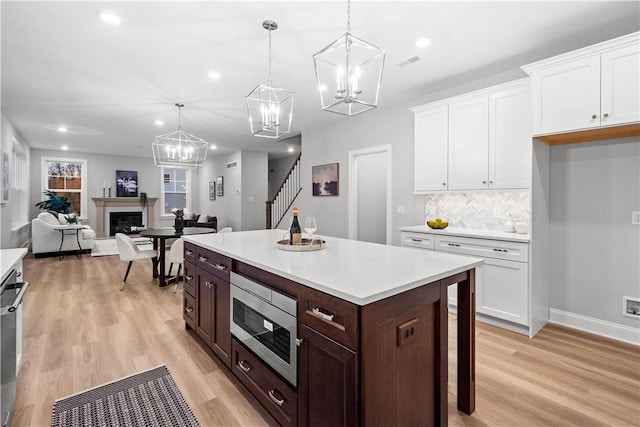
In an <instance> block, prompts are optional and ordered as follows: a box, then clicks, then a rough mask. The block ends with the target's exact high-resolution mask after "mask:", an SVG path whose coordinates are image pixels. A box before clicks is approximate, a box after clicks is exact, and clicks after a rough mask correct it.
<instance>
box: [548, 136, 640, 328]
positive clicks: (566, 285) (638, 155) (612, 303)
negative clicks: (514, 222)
mask: <svg viewBox="0 0 640 427" xmlns="http://www.w3.org/2000/svg"><path fill="white" fill-rule="evenodd" d="M550 182H551V186H550V242H549V243H550V254H549V255H550V288H551V291H550V299H551V301H550V304H551V308H552V310H553V309H557V310H562V311H565V312H569V313H574V314H578V315H582V316H588V317H591V318H595V319H599V320H604V321H608V322H613V323H617V324H622V325H626V326H631V327H636V328H637V327H639V326H640V322H639V321H637V320H635V319H630V318H627V317H623V316H622V296H623V295H625V296H633V297H640V226H637V225H631V212H632V211H637V210H640V138H638V137H632V138H622V139H615V140H607V141H594V142H584V143H578V144H567V145H559V146H553V147H552V148H551V168H550Z"/></svg>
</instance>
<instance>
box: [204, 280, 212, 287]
mask: <svg viewBox="0 0 640 427" xmlns="http://www.w3.org/2000/svg"><path fill="white" fill-rule="evenodd" d="M204 284H205V286H206V287H207V288H210V287H211V286H213V283H211V282H210V281H208V280H207V281H205V282H204Z"/></svg>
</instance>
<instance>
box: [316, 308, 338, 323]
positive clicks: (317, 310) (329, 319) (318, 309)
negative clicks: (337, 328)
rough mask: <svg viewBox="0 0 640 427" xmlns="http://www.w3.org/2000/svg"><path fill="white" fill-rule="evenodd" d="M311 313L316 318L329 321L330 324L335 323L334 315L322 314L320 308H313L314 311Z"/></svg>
mask: <svg viewBox="0 0 640 427" xmlns="http://www.w3.org/2000/svg"><path fill="white" fill-rule="evenodd" d="M311 312H312V313H313V314H314V315H315V316H318V317H320V318H322V319H324V320H328V321H329V322H333V316H334V314H326V313H323V312H322V310H320V308H319V307H316V308H312V309H311Z"/></svg>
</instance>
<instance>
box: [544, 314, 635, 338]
mask: <svg viewBox="0 0 640 427" xmlns="http://www.w3.org/2000/svg"><path fill="white" fill-rule="evenodd" d="M549 322H551V323H557V324H559V325H563V326H567V327H569V328H574V329H579V330H581V331H585V332H590V333H592V334H596V335H601V336H604V337H607V338H612V339H614V340H618V341H623V342H626V343H629V344H633V345H637V346H640V328H632V327H630V326H625V325H620V324H618V323H613V322H608V321H606V320H600V319H595V318H593V317H588V316H583V315H581V314H575V313H569V312H567V311H562V310H558V309H555V308H550V309H549Z"/></svg>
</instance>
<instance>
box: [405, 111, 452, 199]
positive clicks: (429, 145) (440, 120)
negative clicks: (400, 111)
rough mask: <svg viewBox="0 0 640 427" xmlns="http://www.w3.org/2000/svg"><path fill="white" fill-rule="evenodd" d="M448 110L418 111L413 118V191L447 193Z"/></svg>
mask: <svg viewBox="0 0 640 427" xmlns="http://www.w3.org/2000/svg"><path fill="white" fill-rule="evenodd" d="M448 117H449V116H448V107H447V106H446V105H445V106H441V107H437V108H433V109H430V110H425V111H421V112H420V113H417V114H416V116H415V141H419V142H416V143H415V145H414V158H413V161H414V163H413V170H414V191H416V192H429V191H437V190H446V189H447V141H448V138H449V136H448V133H449V124H448V123H449V122H448V120H449V119H448Z"/></svg>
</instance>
